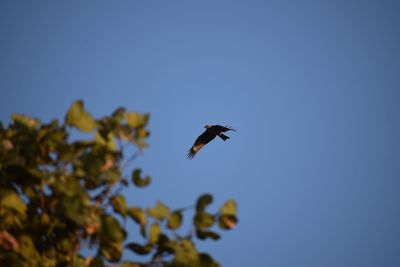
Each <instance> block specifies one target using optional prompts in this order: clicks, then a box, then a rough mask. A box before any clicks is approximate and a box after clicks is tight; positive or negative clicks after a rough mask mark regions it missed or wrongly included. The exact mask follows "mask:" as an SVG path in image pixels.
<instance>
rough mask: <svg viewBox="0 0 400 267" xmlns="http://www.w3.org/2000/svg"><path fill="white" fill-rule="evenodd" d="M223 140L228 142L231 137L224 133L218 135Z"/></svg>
mask: <svg viewBox="0 0 400 267" xmlns="http://www.w3.org/2000/svg"><path fill="white" fill-rule="evenodd" d="M218 136H219V137H220V138H221V139H222V140H224V141H226V140H227V139H229V136H226V135H224V134H223V133H220V134H219V135H218Z"/></svg>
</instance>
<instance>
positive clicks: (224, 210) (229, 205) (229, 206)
mask: <svg viewBox="0 0 400 267" xmlns="http://www.w3.org/2000/svg"><path fill="white" fill-rule="evenodd" d="M220 211H221V214H223V215H236V212H237V208H236V202H235V200H232V199H230V200H228V201H227V202H225V204H224V205H223V206H222V207H221V210H220Z"/></svg>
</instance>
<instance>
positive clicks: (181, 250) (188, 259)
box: [171, 239, 200, 266]
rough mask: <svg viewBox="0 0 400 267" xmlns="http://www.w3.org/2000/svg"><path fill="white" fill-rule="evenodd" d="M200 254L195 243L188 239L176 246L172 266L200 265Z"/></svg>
mask: <svg viewBox="0 0 400 267" xmlns="http://www.w3.org/2000/svg"><path fill="white" fill-rule="evenodd" d="M199 260H200V259H199V255H198V254H197V251H196V248H195V246H194V244H193V243H192V242H191V241H190V240H187V239H184V240H182V242H181V243H180V244H179V245H177V246H175V258H174V259H173V261H172V265H171V266H199V265H198V264H199Z"/></svg>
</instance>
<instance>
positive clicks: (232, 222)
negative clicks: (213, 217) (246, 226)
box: [218, 215, 238, 230]
mask: <svg viewBox="0 0 400 267" xmlns="http://www.w3.org/2000/svg"><path fill="white" fill-rule="evenodd" d="M237 223H238V220H237V218H236V216H235V215H222V216H220V217H219V219H218V225H219V227H220V228H221V229H224V230H230V229H233V228H235V227H236V225H237Z"/></svg>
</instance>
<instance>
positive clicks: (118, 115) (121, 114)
mask: <svg viewBox="0 0 400 267" xmlns="http://www.w3.org/2000/svg"><path fill="white" fill-rule="evenodd" d="M124 114H125V108H123V107H119V108H117V109H116V110H115V111H114V112H113V113H112V117H113V118H115V119H118V120H122V119H123V117H124Z"/></svg>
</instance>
